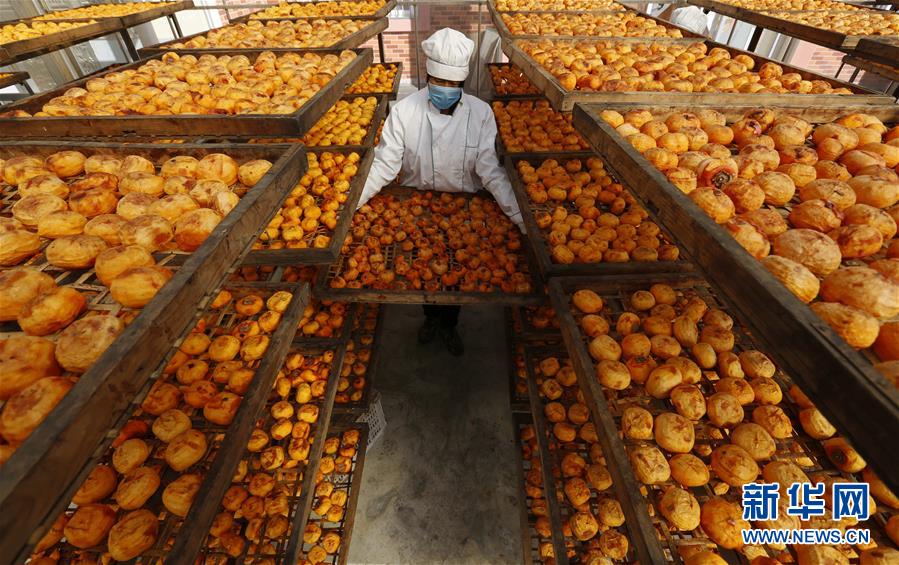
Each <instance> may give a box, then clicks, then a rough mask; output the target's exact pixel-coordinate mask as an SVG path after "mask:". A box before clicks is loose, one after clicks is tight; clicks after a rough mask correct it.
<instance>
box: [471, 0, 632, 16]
mask: <svg viewBox="0 0 899 565" xmlns="http://www.w3.org/2000/svg"><path fill="white" fill-rule="evenodd" d="M616 5H617V7H615V6H616ZM626 9H627V5H626V4H625V3H624V2H615V4H613V5H612V6H609V7H608V8H602V9H598V10H550V9H547V10H522V11H518V12H513V11H503V10H499V9H498V8H497V7H496V0H487V10H488V11H489V12H490V13H491V14H494V13H496V14H513V13H520V14H609V13H612V12H623V11H625V10H626Z"/></svg>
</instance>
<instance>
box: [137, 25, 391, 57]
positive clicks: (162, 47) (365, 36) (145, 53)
mask: <svg viewBox="0 0 899 565" xmlns="http://www.w3.org/2000/svg"><path fill="white" fill-rule="evenodd" d="M326 19H335V18H326ZM259 21H261V22H263V23H264V22H266V21H273V20H259ZM388 24H389V22H388V21H387V20H386V19H380V20H372V21H371V23H369V24H368V25H366V26H365V27H363V28H362V29H360V30H359V31H356V32H354V33H352V34H350V35H348V36H346V37H344V38H342V39H339V40H337V41H336V42H334V43H333V44H331V45H328V46H327V47H300V48H297V47H279V46H275V45H272V46H269V47H251V48H248V49H242V48H238V47H190V48H183V47H173V45H174V44H175V43H183V42H185V41H188V40H190V39H193V38H195V37H200V36H205V35H206V34H207V33H209V31H212V30H207V31H202V32H200V33H195V34H193V35H189V36H187V37H178V38H175V39H173V40H171V41H166V42H165V43H158V44H156V45H152V46H150V47H144V48H142V49H139V50H138V53H139V54H140V56H141V59H148V58H152V57H156V56H157V55H161V54H163V53H165V52H166V51H177V52H178V54H180V55H185V54H192V55H198V56H199V55H202V54H206V53H210V54H212V55H217V54H219V53H221V54H225V53H227V54H233V53H235V52H237V53H239V52H243V51H254V52H255V51H259V50H260V49H264V50H266V51H272V52H274V53H276V54H277V53H286V52H290V51H296V50H303V51H334V50H343V49H355V48H356V47H359V46H360V45H362V44H363V43H365V42H366V41H368V40H369V39H371V38H372V37H375V36H376V35H378V34H379V33H381V32H382V31H384V30H385V29H387V26H388ZM229 25H233V24H229ZM225 27H229V26H227V25H226V26H224V27H220V28H216V29H215V31H218V30H221V29H224V28H225Z"/></svg>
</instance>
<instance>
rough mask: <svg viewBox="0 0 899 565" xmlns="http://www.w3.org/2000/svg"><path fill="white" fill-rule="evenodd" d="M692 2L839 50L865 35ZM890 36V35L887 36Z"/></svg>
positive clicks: (704, 1)
mask: <svg viewBox="0 0 899 565" xmlns="http://www.w3.org/2000/svg"><path fill="white" fill-rule="evenodd" d="M691 2H692V4H694V5H696V6H699V7H702V8H708V9H709V10H712V11H714V12H718V13H719V14H723V15H725V16H730V17H732V18H734V19H737V20H740V21H744V22H746V23H750V24H753V25H755V26H758V27H760V28H764V29H769V30H771V31H775V32H778V33H782V34H784V35H789V36H790V37H795V38H797V39H801V40H803V41H808V42H809V43H815V44H817V45H823V46H824V47H830V48H831V49H836V50H838V51H848V50H851V49H852V48H853V47H855V46H856V45H857V44H858V42H859V40H860V39H861V38H862V37H866V36H863V35H848V34H845V33H840V32H838V31H832V30H829V29H822V28H818V27H813V26H809V25H805V24H800V23H797V22H792V21H789V20H785V19H782V18H778V17H777V16H776V15H774V14H763V13H761V12H756V11H754V10H749V9H747V8H740V7H738V6H731V5H729V4H725V3H723V2H718V1H716V0H691ZM765 11H766V12H775V10H765ZM808 11H816V10H783V11H782V12H783V13H784V14H785V15H787V14H795V13H797V12H808ZM885 37H888V36H885Z"/></svg>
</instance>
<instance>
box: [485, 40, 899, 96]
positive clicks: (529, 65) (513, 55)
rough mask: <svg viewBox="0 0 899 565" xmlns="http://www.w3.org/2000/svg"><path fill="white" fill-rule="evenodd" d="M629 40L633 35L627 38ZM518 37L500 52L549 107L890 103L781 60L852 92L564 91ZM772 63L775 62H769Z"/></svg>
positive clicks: (789, 69) (713, 44) (734, 51)
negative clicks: (660, 103) (624, 102)
mask: <svg viewBox="0 0 899 565" xmlns="http://www.w3.org/2000/svg"><path fill="white" fill-rule="evenodd" d="M629 39H630V40H631V41H633V40H634V38H629ZM518 42H519V40H514V41H507V40H503V43H502V46H503V52H504V53H505V54H506V55H507V56H508V57H509V59H510V60H511V61H512V62H513V63H515V64H516V65H518V66H519V67H520V68H521V70H522V71H523V72H524V74H525V75H527V76H528V78H530V79H531V82H533V83H534V85H535V86H537V88H539V89H541V90H542V91H543V93H544V94H545V95H546V97H547V98H548V99H549V101H550V104H552V107H553V108H555V109H557V110H560V111H563V112H567V111H571V110H572V109H573V108H574V105H575V104H578V103H581V104H602V103H607V104H608V103H613V104H614V103H619V102H621V101H622V100H623V99H624V98H625V97H626V99H627V101H628V102H633V103H636V104H654V103H655V102H657V101H658V100H659V98H660V97H664V99H665V100H666V101H667V102H668V103H671V104H693V105H696V104H706V105H714V106H727V105H730V104H737V105H741V106H748V105H756V106H762V105H768V106H770V105H780V106H783V105H790V104H794V105H795V104H808V105H810V106H830V107H834V106H845V105H847V104H850V103H851V104H854V105H862V104H871V105H876V104H890V103H892V101H893V100H892V98H890V97H889V96H885V95H883V94H877V93H874V92H871V91H870V90H867V89H865V88H862V87H860V86H858V85H853V84H848V83H844V82H842V81H839V80H836V79H834V78H830V77H825V76H822V75H817V74H814V73H811V72H809V71H804V70H802V69H798V68H795V67H791V66H789V65H785V64H783V63H780V62H777V64H778V65H780V66H781V67H782V68H783V69H784V71H785V72H796V73H799V74H800V75H802V77H803V78H804V79H809V80H823V81H826V82H828V83H830V84H832V85H836V86H840V87H845V88H848V89H850V90H851V91H852V92H853V93H854V94H852V95H851V96H850V95H844V94H744V93H727V92H584V91H580V90H566V89H564V88H562V85H561V84H560V83H559V81H558V80H557V79H556V77H554V76H553V75H552V74H550V73H549V71H547V70H546V69H544V68H543V66H542V65H539V64H537V62H536V61H534V59H532V58H531V57H530V56H528V55H527V54H526V53H525V52H524V51H522V49H521V47H520V46H519V45H518ZM635 42H640V43H671V41H670V40H664V41H662V40H655V41H649V40H646V39H640V38H637V39H636V41H635ZM704 43H705V44H706V45H708V46H710V47H720V48H723V49H727V50H728V51H730V52H731V53H732V54H742V55H748V56H750V57H752V58H753V59H755V61H756V62H757V63H763V62H769V61H771V60H770V59H766V58H764V57H761V56H759V55H755V54H752V53H748V52H746V51H741V50H739V49H735V48H733V47H728V46H726V45H724V44H721V43H716V42H714V41H711V40H705V41H704ZM771 62H774V61H771Z"/></svg>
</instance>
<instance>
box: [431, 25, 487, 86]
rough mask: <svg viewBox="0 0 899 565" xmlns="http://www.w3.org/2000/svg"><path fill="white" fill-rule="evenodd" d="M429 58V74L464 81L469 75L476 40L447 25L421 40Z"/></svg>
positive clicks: (444, 78)
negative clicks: (469, 64)
mask: <svg viewBox="0 0 899 565" xmlns="http://www.w3.org/2000/svg"><path fill="white" fill-rule="evenodd" d="M421 49H422V51H424V52H425V56H426V57H427V58H428V65H427V69H428V74H429V75H431V76H432V77H436V78H442V79H443V80H457V81H463V80H465V79H466V77H468V62H469V60H471V54H472V52H473V51H474V41H472V40H470V39H468V38H467V37H466V36H465V34H463V33H461V32H458V31H456V30H454V29H452V28H448V27H445V28H443V29H441V30H439V31H437V32H436V33H434V35H432V36H431V37H429V38H427V39H425V40H424V41H422V42H421Z"/></svg>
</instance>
